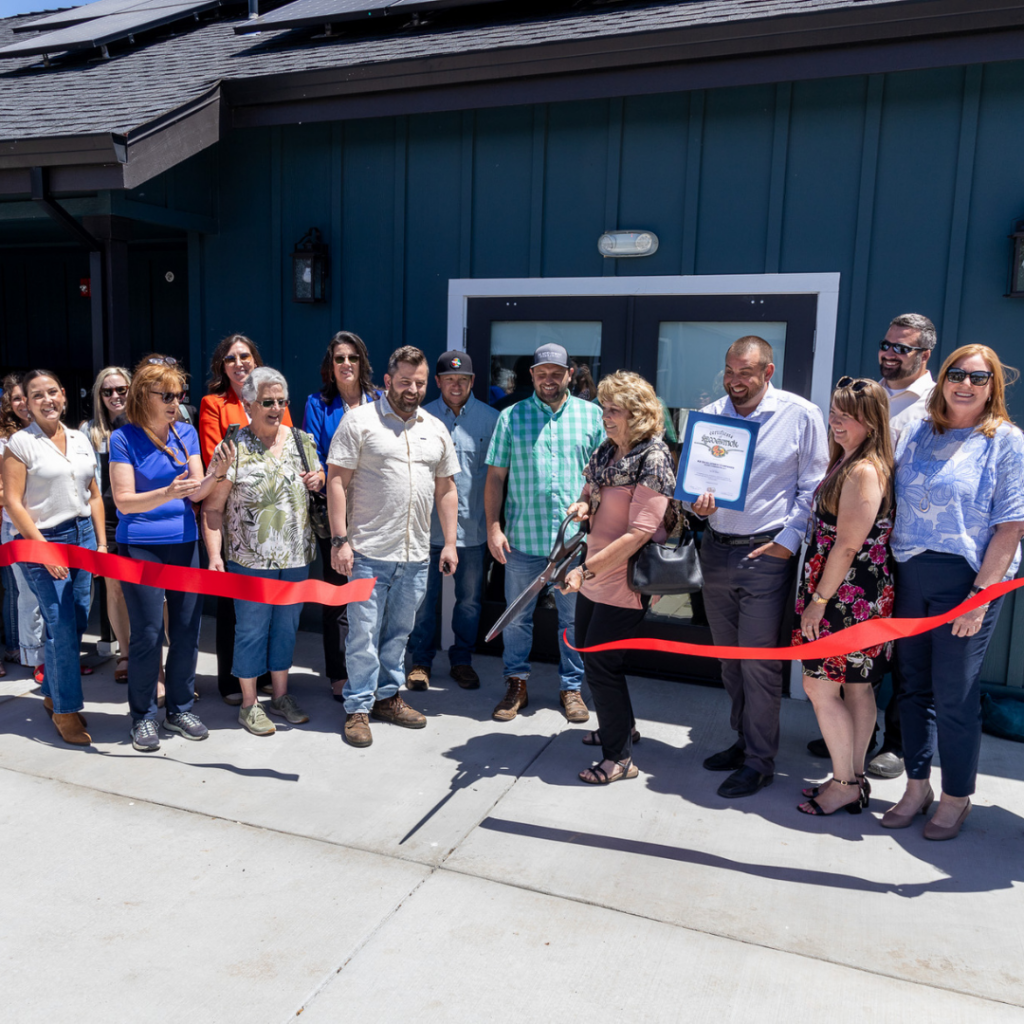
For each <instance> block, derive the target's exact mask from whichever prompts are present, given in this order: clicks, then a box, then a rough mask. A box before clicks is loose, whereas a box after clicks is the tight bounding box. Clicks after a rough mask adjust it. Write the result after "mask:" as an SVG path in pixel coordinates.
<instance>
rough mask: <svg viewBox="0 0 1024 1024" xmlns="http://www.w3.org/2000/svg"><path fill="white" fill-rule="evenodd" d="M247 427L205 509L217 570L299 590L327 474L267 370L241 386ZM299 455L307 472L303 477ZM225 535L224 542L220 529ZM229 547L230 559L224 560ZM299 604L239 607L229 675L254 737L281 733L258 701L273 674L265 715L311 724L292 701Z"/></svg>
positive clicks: (278, 379)
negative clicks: (259, 689) (312, 504)
mask: <svg viewBox="0 0 1024 1024" xmlns="http://www.w3.org/2000/svg"><path fill="white" fill-rule="evenodd" d="M242 400H243V401H244V402H245V403H246V406H247V408H248V412H249V417H250V423H249V426H247V427H244V428H243V429H242V430H241V431H240V432H239V434H238V437H237V440H236V442H235V444H234V445H231V444H230V442H228V441H224V442H223V443H222V445H221V446H220V447H221V448H224V449H225V453H226V455H227V457H228V458H229V460H230V461H229V468H228V469H227V471H226V472H225V473H224V475H223V476H222V477H220V478H219V482H218V484H217V487H216V489H215V490H214V492H213V493H212V494H211V495H210V497H209V498H208V499H207V500H206V501H205V502H204V504H203V536H204V539H205V540H206V549H207V551H208V553H209V556H210V568H211V569H213V570H215V571H218V572H224V571H225V570H227V571H228V572H233V573H239V574H241V575H245V576H258V577H260V578H261V579H272V580H284V581H287V582H298V581H300V580H304V579H306V578H307V577H308V575H309V565H310V563H311V562H312V561H313V559H314V557H315V556H316V543H315V539H314V537H313V529H312V526H311V525H310V520H309V495H308V492H309V491H318V490H320V489H321V488H322V487H323V484H324V474H323V470H322V469H321V467H320V460H319V459H318V458H317V454H316V445H315V443H314V441H313V438H311V437H310V436H309V434H306V433H304V432H303V431H301V430H297V429H295V428H294V427H291V426H288V425H287V424H286V423H285V422H284V420H285V414H286V412H287V409H288V384H287V382H286V381H285V379H284V377H283V376H282V375H281V374H280V373H278V372H277V370H272V369H270V367H268V366H260V367H257V368H256V369H255V370H253V371H252V373H251V374H250V375H249V377H248V378H247V379H246V381H245V384H244V385H243V386H242ZM299 444H301V445H302V449H303V452H304V453H305V461H306V465H307V466H308V467H309V468H308V471H307V470H305V469H304V468H303V459H302V454H301V453H300V451H299V448H298V445H299ZM222 526H223V534H222V531H221V527H222ZM222 539H226V542H227V552H226V554H224V553H222V551H221V544H222ZM301 612H302V605H301V604H289V605H277V604H260V603H257V602H255V601H242V600H236V601H235V620H236V626H235V652H234V662H233V665H232V669H231V674H232V675H235V676H237V677H238V681H239V683H240V685H241V687H242V705H241V707H240V708H239V709H238V721H239V722H240V723H241V724H242V725H243V726H244V727H245V728H246V729H248V730H249V732H251V733H253V734H254V735H256V736H268V735H270V734H271V733H273V732H275V731H276V730H275V727H274V724H273V722H271V721H270V719H269V718H267V716H266V713H265V712H264V710H263V707H264V706H263V705H262V704H260V703H259V701H257V699H256V680H257V678H258V677H259V676H261V675H262V674H263V673H264V672H266V671H268V670H269V672H270V680H271V683H272V685H273V699H272V700H271V701H269V702H268V703H267V705H266V708H267V710H269V711H270V713H271V714H272V715H280V716H281V717H282V718H284V719H285V720H286V721H288V722H289V723H291V724H292V725H300V724H301V723H303V722H308V721H309V715H307V714H306V713H305V712H304V711H303V710H302V709H301V708H300V707H299V706H298V704H297V703H296V702H295V698H294V697H292V696H291V694H289V693H288V670H289V669H290V668H291V665H292V653H293V651H294V649H295V633H296V631H297V630H298V628H299V615H300V614H301Z"/></svg>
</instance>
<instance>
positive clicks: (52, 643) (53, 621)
mask: <svg viewBox="0 0 1024 1024" xmlns="http://www.w3.org/2000/svg"><path fill="white" fill-rule="evenodd" d="M39 532H40V533H41V534H42V535H43V538H44V539H45V540H48V541H50V542H51V543H53V544H77V545H78V547H80V548H87V549H88V550H90V551H95V550H96V537H95V535H94V533H93V529H92V520H91V519H89V518H88V516H81V517H80V518H77V519H68V520H66V521H65V522H63V523H58V524H57V525H56V526H51V527H49V528H47V529H45V530H40V531H39ZM21 567H22V572H23V573H24V574H25V581H26V583H27V584H28V587H29V589H30V590H31V591H32V593H33V594H34V595H35V599H36V600H37V601H38V602H39V610H40V612H41V613H42V616H43V624H44V628H45V640H44V642H43V664H44V665H45V666H46V675H45V678H44V679H43V696H45V697H49V698H50V699H51V700H52V701H53V713H54V714H55V715H69V714H71V713H72V712H75V711H81V710H82V707H83V701H82V670H81V662H80V660H79V659H80V655H81V647H82V634H83V633H84V632H85V627H86V624H87V623H88V621H89V599H90V595H91V592H92V573H89V572H86V571H85V570H84V569H68V574H67V576H66V577H65V578H64V579H62V580H57V579H54V578H53V577H52V576H51V575H50V574H49V572H47V570H46V567H45V566H43V565H39V564H38V563H36V562H22V563H21Z"/></svg>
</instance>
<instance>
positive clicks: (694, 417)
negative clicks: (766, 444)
mask: <svg viewBox="0 0 1024 1024" xmlns="http://www.w3.org/2000/svg"><path fill="white" fill-rule="evenodd" d="M759 427H760V425H759V424H757V423H752V422H748V421H747V420H742V419H734V418H733V417H731V416H712V415H711V414H710V413H705V412H691V413H690V414H689V416H688V417H687V419H686V436H685V438H684V439H683V453H682V455H681V456H680V459H679V475H678V477H677V479H676V497H677V498H680V499H681V500H683V501H696V500H697V499H698V498H699V497H700V496H701V495H702V494H706V493H708V492H710V493H711V494H713V495H714V496H715V504H716V505H717V506H718V507H719V508H731V509H735V510H736V511H738V512H742V511H743V507H744V505H745V504H746V501H747V483H748V482H749V480H750V467H751V464H752V463H753V461H754V447H755V445H756V443H757V431H758V429H759Z"/></svg>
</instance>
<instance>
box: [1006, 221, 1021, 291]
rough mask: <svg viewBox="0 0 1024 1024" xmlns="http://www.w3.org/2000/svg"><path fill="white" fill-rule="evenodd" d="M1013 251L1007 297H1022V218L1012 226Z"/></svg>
mask: <svg viewBox="0 0 1024 1024" xmlns="http://www.w3.org/2000/svg"><path fill="white" fill-rule="evenodd" d="M1008 237H1009V238H1010V239H1011V240H1012V241H1013V253H1012V255H1011V258H1010V290H1009V291H1008V292H1007V293H1006V295H1007V298H1011V299H1024V220H1019V221H1017V223H1016V224H1014V226H1013V234H1012V235H1009V236H1008Z"/></svg>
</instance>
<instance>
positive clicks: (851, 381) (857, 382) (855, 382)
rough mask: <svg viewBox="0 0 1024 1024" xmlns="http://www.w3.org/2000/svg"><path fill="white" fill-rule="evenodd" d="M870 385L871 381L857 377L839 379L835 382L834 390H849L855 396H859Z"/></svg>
mask: <svg viewBox="0 0 1024 1024" xmlns="http://www.w3.org/2000/svg"><path fill="white" fill-rule="evenodd" d="M870 384H871V381H869V380H863V379H860V378H857V377H840V378H839V380H837V381H836V387H835V390H836V391H838V390H839V389H840V388H849V389H850V390H851V391H852V392H853V393H854V394H855V395H859V394H860V393H861V392H862V391H863V390H864V389H865V388H866V387H868V385H870Z"/></svg>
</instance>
